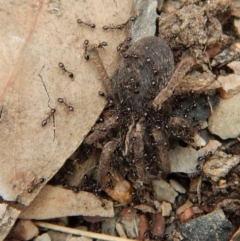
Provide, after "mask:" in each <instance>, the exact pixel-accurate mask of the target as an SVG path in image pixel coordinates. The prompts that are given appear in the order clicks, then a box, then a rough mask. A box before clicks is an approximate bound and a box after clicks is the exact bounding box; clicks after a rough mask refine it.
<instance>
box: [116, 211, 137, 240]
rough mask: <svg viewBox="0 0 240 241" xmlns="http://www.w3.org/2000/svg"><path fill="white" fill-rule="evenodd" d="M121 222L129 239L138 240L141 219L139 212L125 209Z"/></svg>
mask: <svg viewBox="0 0 240 241" xmlns="http://www.w3.org/2000/svg"><path fill="white" fill-rule="evenodd" d="M120 222H121V223H122V224H123V226H124V230H125V232H126V234H127V237H129V238H137V237H138V235H139V232H138V226H139V217H138V215H137V210H136V209H134V208H124V209H123V210H122V211H121V218H120Z"/></svg>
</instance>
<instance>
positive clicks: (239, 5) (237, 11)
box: [231, 0, 240, 18]
mask: <svg viewBox="0 0 240 241" xmlns="http://www.w3.org/2000/svg"><path fill="white" fill-rule="evenodd" d="M231 9H232V11H231V15H232V16H234V17H237V18H240V1H239V0H232V8H231Z"/></svg>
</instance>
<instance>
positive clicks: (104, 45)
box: [97, 42, 107, 49]
mask: <svg viewBox="0 0 240 241" xmlns="http://www.w3.org/2000/svg"><path fill="white" fill-rule="evenodd" d="M106 46H107V42H102V43H100V44H99V45H98V46H97V48H103V49H104V47H106Z"/></svg>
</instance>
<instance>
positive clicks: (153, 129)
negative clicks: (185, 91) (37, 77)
mask: <svg viewBox="0 0 240 241" xmlns="http://www.w3.org/2000/svg"><path fill="white" fill-rule="evenodd" d="M89 55H90V57H91V59H92V60H93V62H94V63H95V65H96V67H97V69H98V71H99V74H100V76H101V79H102V82H103V83H102V84H103V86H104V88H105V94H104V93H103V92H100V95H101V96H105V98H106V99H107V105H106V108H105V110H107V112H108V113H110V114H109V116H108V117H107V118H105V119H102V118H101V122H100V123H97V124H95V126H94V127H93V128H92V132H91V133H90V134H89V135H88V136H87V137H86V139H85V141H84V143H86V144H88V145H95V146H97V147H101V148H102V153H101V156H100V160H99V167H98V172H97V181H98V183H99V184H100V186H101V188H102V189H106V188H113V187H114V185H115V182H116V180H117V179H118V177H122V178H126V179H128V180H131V181H132V182H134V183H136V181H137V182H138V183H140V184H141V185H143V184H149V183H150V182H151V180H152V179H154V178H158V177H160V176H162V177H165V176H166V175H167V174H168V173H170V164H169V160H168V151H169V138H170V137H171V138H175V139H179V140H183V141H184V142H186V143H188V144H191V143H194V142H195V141H196V140H195V139H196V131H195V130H194V129H193V127H191V125H190V124H189V122H188V121H187V120H186V119H184V118H183V117H179V116H175V115H174V114H173V111H172V110H173V106H174V105H175V104H177V103H176V102H177V97H178V96H177V95H175V94H174V89H175V87H176V86H177V85H178V84H179V82H180V80H181V78H182V77H183V76H184V75H185V74H186V72H187V71H189V70H190V69H191V67H192V66H193V65H194V64H195V63H194V60H193V58H191V57H187V58H185V59H184V60H183V61H182V62H181V63H180V64H179V66H178V68H177V69H176V71H175V72H174V59H173V54H172V51H171V49H170V48H169V47H168V45H167V44H166V42H165V41H164V40H162V39H161V38H159V37H154V36H151V37H144V38H142V39H140V40H138V41H137V42H135V43H133V44H132V45H131V46H130V47H129V48H127V51H126V52H124V54H123V58H122V62H121V63H120V66H119V68H118V69H117V70H116V72H115V74H114V75H113V76H112V78H109V77H108V75H107V73H106V70H105V68H104V66H103V64H102V61H101V58H100V56H99V53H98V49H97V48H92V49H91V50H90V51H89ZM173 96H174V98H173ZM174 103H175V104H174Z"/></svg>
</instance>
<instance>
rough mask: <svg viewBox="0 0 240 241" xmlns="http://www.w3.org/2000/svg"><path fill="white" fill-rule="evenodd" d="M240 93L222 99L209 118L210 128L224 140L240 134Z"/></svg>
mask: <svg viewBox="0 0 240 241" xmlns="http://www.w3.org/2000/svg"><path fill="white" fill-rule="evenodd" d="M239 103H240V93H239V94H236V95H234V96H233V97H231V98H229V99H221V100H220V102H219V104H218V106H217V108H216V109H215V110H214V111H213V113H212V114H211V116H210V117H209V120H208V129H209V131H210V132H211V133H212V134H215V135H218V136H220V137H221V138H222V139H223V140H226V139H228V138H236V137H238V136H239V135H240V108H239Z"/></svg>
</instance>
